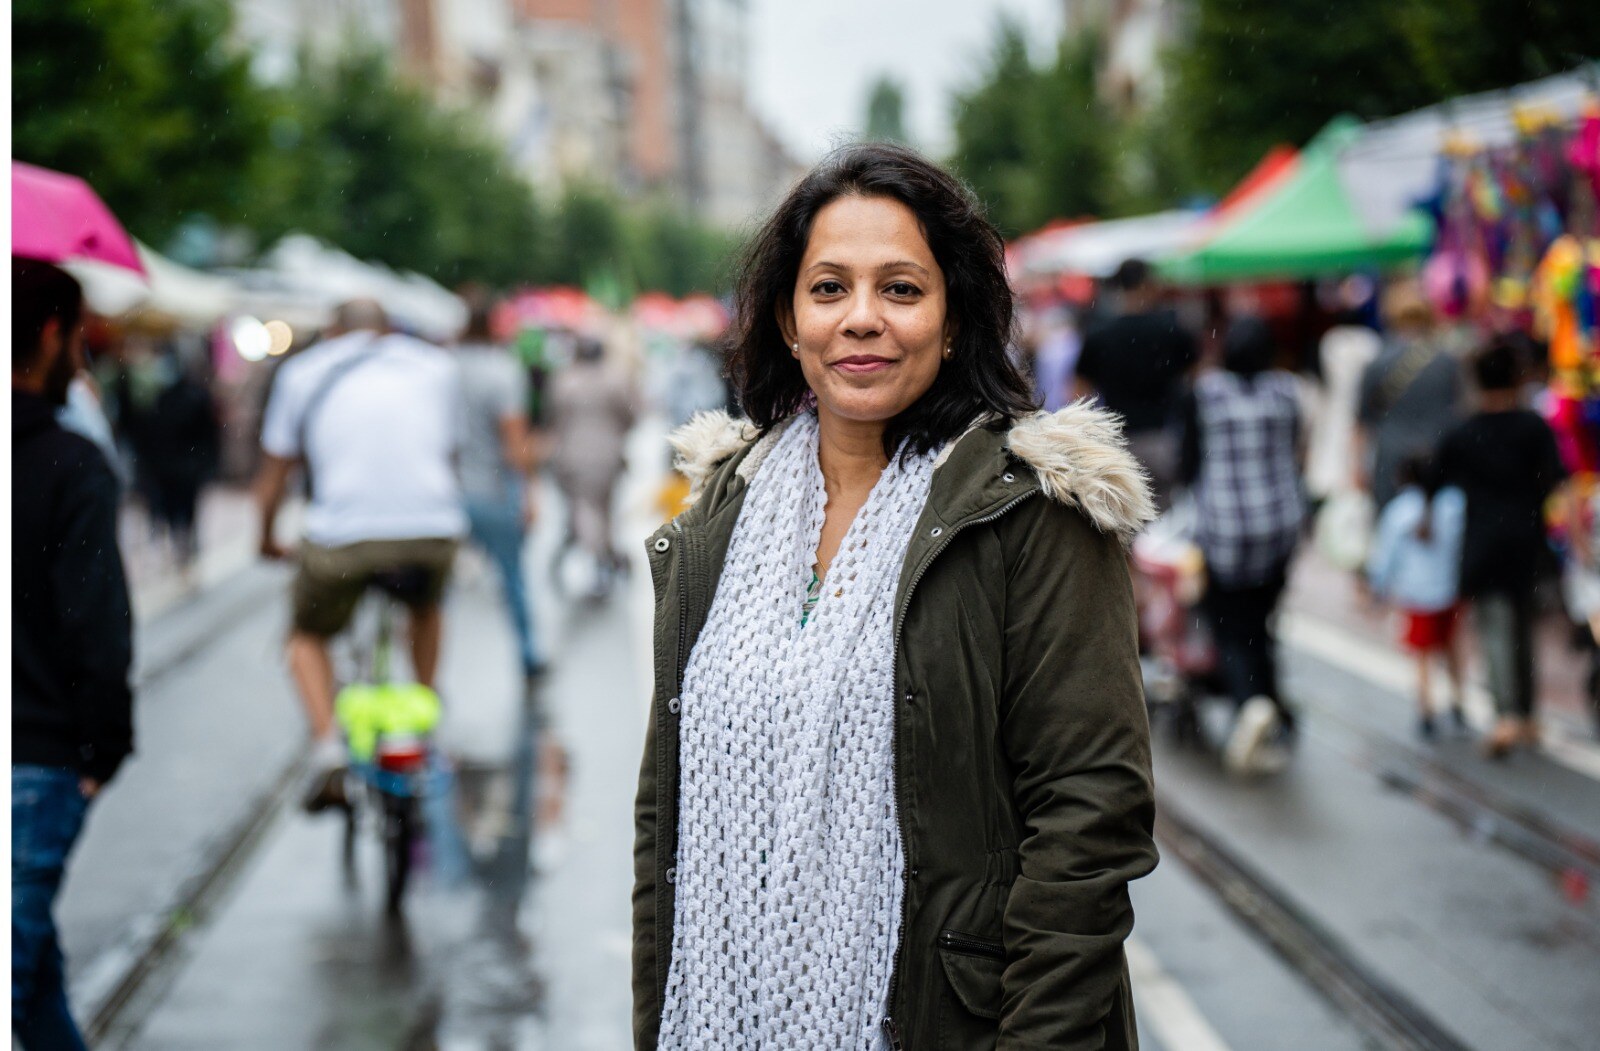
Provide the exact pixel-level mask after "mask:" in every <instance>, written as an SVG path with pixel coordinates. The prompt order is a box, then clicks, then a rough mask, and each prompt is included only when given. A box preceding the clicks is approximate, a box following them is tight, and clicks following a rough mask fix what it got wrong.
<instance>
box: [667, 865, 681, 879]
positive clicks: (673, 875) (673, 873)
mask: <svg viewBox="0 0 1600 1051" xmlns="http://www.w3.org/2000/svg"><path fill="white" fill-rule="evenodd" d="M667 882H668V883H676V882H678V867H677V866H676V865H674V866H672V867H671V868H669V869H667Z"/></svg>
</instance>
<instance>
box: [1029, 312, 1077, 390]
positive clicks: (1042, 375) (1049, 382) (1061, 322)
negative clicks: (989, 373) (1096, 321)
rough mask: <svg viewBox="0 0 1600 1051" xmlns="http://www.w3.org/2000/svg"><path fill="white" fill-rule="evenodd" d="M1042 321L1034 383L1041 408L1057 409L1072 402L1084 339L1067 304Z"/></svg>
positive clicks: (1046, 315)
mask: <svg viewBox="0 0 1600 1051" xmlns="http://www.w3.org/2000/svg"><path fill="white" fill-rule="evenodd" d="M1042 324H1043V329H1044V331H1043V332H1042V333H1041V335H1040V336H1039V345H1038V347H1037V348H1036V349H1035V350H1034V353H1033V385H1034V391H1035V393H1036V395H1037V397H1038V400H1039V405H1040V407H1041V408H1043V409H1044V411H1045V412H1055V411H1056V410H1058V409H1064V408H1066V407H1067V406H1068V405H1069V404H1071V402H1072V393H1073V387H1074V381H1075V378H1076V376H1077V370H1078V355H1079V354H1080V353H1081V352H1082V350H1083V339H1082V337H1080V336H1079V335H1078V326H1077V322H1076V321H1075V320H1074V319H1073V316H1072V309H1071V308H1070V307H1067V306H1065V305H1061V306H1055V307H1051V308H1050V309H1049V310H1047V311H1046V312H1045V315H1044V318H1043V321H1042Z"/></svg>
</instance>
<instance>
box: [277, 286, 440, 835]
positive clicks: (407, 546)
mask: <svg viewBox="0 0 1600 1051" xmlns="http://www.w3.org/2000/svg"><path fill="white" fill-rule="evenodd" d="M459 399H460V393H459V379H458V374H457V369H456V365H455V362H454V361H453V360H452V359H451V357H450V356H449V355H448V354H447V353H446V352H445V351H443V350H442V349H440V348H438V347H435V346H433V345H432V344H430V343H426V342H423V341H422V340H420V339H416V338H413V337H410V336H406V335H402V334H399V333H396V332H393V331H391V329H390V327H389V322H388V318H387V316H386V315H385V313H384V310H383V308H382V307H381V306H380V305H379V304H378V303H376V302H374V301H372V300H365V299H363V300H354V301H351V302H349V303H346V304H344V305H343V306H341V307H339V308H338V310H337V311H336V312H335V318H334V324H333V326H332V328H331V329H330V336H329V337H328V338H326V339H325V340H323V341H322V342H320V343H317V344H315V345H313V346H311V347H309V348H307V349H306V350H305V351H302V352H301V353H300V354H298V355H297V356H295V357H293V358H291V359H289V360H288V361H286V362H285V363H284V364H283V366H282V368H281V369H280V370H279V372H278V375H277V376H276V377H275V379H274V382H273V387H272V393H271V396H270V398H269V400H268V402H267V408H266V414H265V417H264V419H263V422H262V428H261V447H262V451H263V453H264V456H263V459H262V466H261V471H260V474H259V477H258V479H257V497H258V500H259V502H260V509H261V554H262V556H263V557H265V558H269V559H281V558H285V557H287V553H286V552H285V550H284V549H283V548H282V547H280V546H279V544H278V542H277V539H276V536H275V523H276V519H277V513H278V509H279V507H280V506H281V504H282V502H283V498H284V495H285V492H286V491H287V488H288V482H289V478H290V476H291V474H292V472H293V470H294V467H295V465H296V464H297V463H301V464H303V465H304V466H305V469H306V471H307V472H308V475H309V488H310V492H311V499H310V506H309V507H308V508H307V510H306V515H305V528H304V543H303V544H302V545H301V547H300V549H299V551H298V553H297V556H296V561H297V563H298V569H297V572H296V575H295V580H294V585H293V592H292V595H293V626H292V629H291V631H290V635H289V645H288V662H289V671H290V674H291V675H292V676H293V677H294V681H295V685H296V687H297V688H298V690H299V693H300V699H301V702H302V703H303V704H304V705H305V710H306V716H307V718H308V720H309V722H310V728H311V737H312V743H311V764H312V778H311V783H310V785H309V786H308V789H307V792H306V795H305V798H304V800H303V803H304V806H305V808H306V809H307V810H308V811H311V812H316V811H319V810H323V809H325V808H327V807H330V806H343V805H345V804H346V802H347V800H346V799H345V794H344V774H345V766H346V763H347V759H346V753H345V749H344V746H343V744H342V742H341V741H340V739H339V733H338V729H337V727H336V726H335V724H334V718H333V702H334V673H333V662H332V659H331V657H330V655H329V651H328V643H329V640H330V639H332V637H333V636H335V635H337V634H338V633H339V632H340V631H342V630H344V628H345V626H346V625H348V624H349V622H350V618H351V616H352V615H353V614H354V612H355V608H356V605H357V604H358V603H359V602H360V600H361V596H362V594H363V592H365V591H366V589H367V587H368V586H369V585H371V584H372V583H373V582H374V581H375V579H377V578H379V577H382V576H389V575H393V574H395V573H398V572H407V573H409V574H410V575H412V576H413V577H415V578H417V585H416V586H415V587H414V588H412V589H411V590H410V591H409V592H408V593H407V594H406V595H405V596H404V601H405V602H406V604H407V606H408V612H409V621H410V644H411V664H412V670H413V672H414V673H415V675H416V678H417V681H418V682H420V683H422V684H423V685H424V686H428V687H430V688H432V687H433V686H434V685H435V677H436V674H437V672H438V663H439V644H440V637H441V634H442V630H441V629H442V626H443V615H442V613H441V610H440V600H441V598H442V596H443V593H444V587H445V583H446V582H447V580H448V578H449V575H450V568H451V564H452V563H453V561H454V559H455V551H456V544H457V542H458V539H459V538H460V537H461V536H462V535H463V534H464V533H465V532H466V529H467V520H466V515H465V513H464V512H463V510H462V505H461V495H460V492H459V490H458V487H457V483H456V478H455V472H454V467H453V458H454V455H455V447H456V441H457V437H456V436H457V435H458V434H459V421H458V418H457V413H458V411H459V404H460V403H459Z"/></svg>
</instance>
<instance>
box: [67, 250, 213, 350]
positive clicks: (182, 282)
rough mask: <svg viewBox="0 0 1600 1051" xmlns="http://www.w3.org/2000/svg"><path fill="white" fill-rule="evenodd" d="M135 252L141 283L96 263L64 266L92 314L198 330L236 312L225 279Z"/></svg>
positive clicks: (152, 254) (134, 276) (124, 272)
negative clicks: (141, 267)
mask: <svg viewBox="0 0 1600 1051" xmlns="http://www.w3.org/2000/svg"><path fill="white" fill-rule="evenodd" d="M137 248H138V251H139V261H140V262H142V263H143V264H144V269H145V274H146V275H147V277H145V278H142V277H140V276H139V275H138V274H135V273H133V272H132V271H131V270H124V269H122V268H120V267H113V266H106V265H105V264H101V263H94V262H72V263H68V264H65V265H66V269H68V270H69V271H71V273H72V274H73V276H74V277H76V278H77V279H78V281H79V282H80V283H81V284H82V285H83V294H84V298H85V299H86V300H88V303H89V306H90V307H91V308H92V309H93V310H94V311H95V313H97V314H103V315H105V316H107V317H127V318H136V319H145V320H151V321H155V322H158V323H162V322H164V323H170V324H174V325H176V326H178V327H179V328H186V329H195V330H204V329H208V328H210V327H211V326H212V325H214V324H216V323H217V322H218V321H219V320H221V319H222V318H223V317H226V316H227V315H228V314H229V313H230V312H232V311H233V310H234V309H235V308H236V307H237V305H238V302H239V287H238V285H237V283H235V282H234V281H232V280H230V279H229V278H226V277H220V276H218V275H216V274H208V273H205V272H203V271H200V270H191V269H190V268H189V267H186V266H181V265H179V264H178V263H174V262H173V261H172V260H170V259H168V258H167V257H166V256H164V255H162V254H161V253H159V252H157V251H155V250H154V249H153V248H151V247H150V246H149V245H145V244H137Z"/></svg>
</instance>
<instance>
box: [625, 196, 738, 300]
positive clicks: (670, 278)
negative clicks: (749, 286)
mask: <svg viewBox="0 0 1600 1051" xmlns="http://www.w3.org/2000/svg"><path fill="white" fill-rule="evenodd" d="M736 244H737V238H735V237H734V236H733V235H732V234H729V233H725V232H723V231H720V230H716V229H713V228H711V227H708V226H702V225H700V224H698V223H696V222H694V221H692V220H691V219H689V218H688V217H687V216H685V215H684V214H683V212H682V210H681V209H678V208H675V207H673V206H671V205H670V204H667V203H664V202H663V203H658V204H656V205H654V206H652V207H648V208H646V209H645V210H644V211H642V212H640V213H639V214H638V215H636V216H635V217H634V221H633V228H632V235H631V238H630V249H629V250H630V253H631V255H632V257H633V260H634V264H633V269H634V274H635V279H636V280H637V282H638V284H639V287H641V288H645V289H651V290H654V291H660V292H667V293H670V294H671V295H674V296H680V297H681V296H686V295H688V294H689V293H691V292H720V291H723V290H725V289H726V288H727V287H728V285H729V279H730V275H729V272H728V267H729V264H730V263H731V261H732V258H733V253H734V249H735V247H736Z"/></svg>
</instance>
